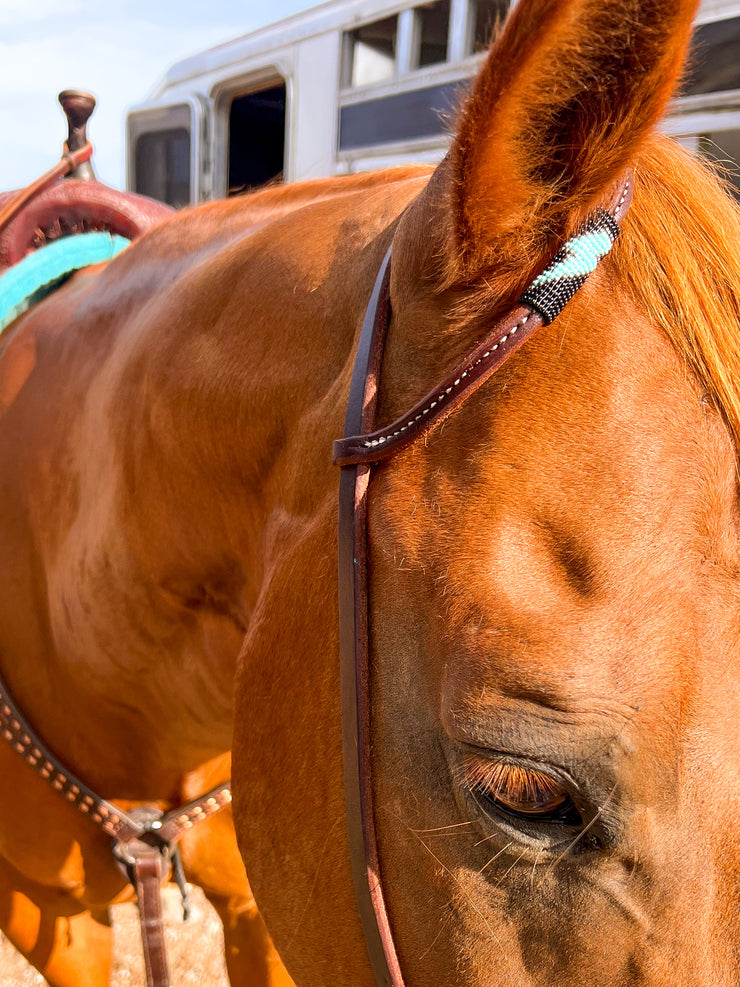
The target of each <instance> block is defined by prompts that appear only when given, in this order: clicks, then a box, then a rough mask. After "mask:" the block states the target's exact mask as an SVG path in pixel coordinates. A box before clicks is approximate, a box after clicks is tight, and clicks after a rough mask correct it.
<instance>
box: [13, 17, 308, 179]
mask: <svg viewBox="0 0 740 987" xmlns="http://www.w3.org/2000/svg"><path fill="white" fill-rule="evenodd" d="M315 2H316V0H0V135H2V138H1V139H0V148H2V153H0V192H1V191H5V190H8V189H12V188H18V187H21V186H24V185H27V184H28V183H29V182H31V181H32V180H33V179H34V178H36V177H37V176H38V175H40V174H41V173H42V172H44V171H46V170H47V169H48V168H50V167H52V165H54V164H55V163H56V162H57V161H58V159H59V156H60V154H61V150H62V142H63V141H64V138H65V137H66V135H67V125H66V120H65V117H64V114H63V113H62V110H61V107H60V106H59V104H58V102H57V93H59V92H60V91H61V90H63V89H86V90H89V91H90V92H92V93H94V94H95V96H96V97H97V100H98V106H97V109H96V110H95V113H94V115H93V117H92V119H91V121H90V124H89V126H88V135H89V137H90V139H91V140H92V142H93V144H94V146H95V156H94V159H93V164H94V166H95V169H96V171H97V175H98V177H99V178H100V179H101V181H104V182H106V183H108V184H109V185H113V186H115V187H116V188H123V184H124V180H125V179H124V146H123V138H124V119H125V114H126V109H127V108H128V107H130V106H132V105H134V104H136V103H140V102H142V101H143V100H144V99H145V98H146V96H147V95H148V93H149V92H150V91H151V90H152V89H153V87H154V86H155V84H156V83H157V82H158V81H159V79H160V78H161V77H162V76H163V75H164V74H165V72H166V71H167V69H168V68H169V67H170V66H171V65H172V63H173V62H176V61H178V60H179V59H180V58H183V57H184V56H186V55H192V54H194V53H195V52H197V51H201V50H202V49H203V48H207V47H210V46H211V45H215V44H218V43H219V42H221V41H227V40H229V39H230V38H234V37H236V36H237V35H239V34H245V33H246V32H248V31H251V30H253V29H254V28H257V27H261V26H262V25H264V24H269V23H271V22H272V21H276V20H279V19H280V18H282V17H287V16H288V15H289V14H293V13H295V12H296V11H298V10H302V9H305V8H306V7H310V6H313V3H315Z"/></svg>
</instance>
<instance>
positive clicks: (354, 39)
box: [343, 16, 398, 86]
mask: <svg viewBox="0 0 740 987" xmlns="http://www.w3.org/2000/svg"><path fill="white" fill-rule="evenodd" d="M397 29H398V17H397V16H396V17H386V18H384V19H383V20H382V21H374V22H373V23H372V24H364V25H363V26H362V27H358V28H357V29H356V30H354V31H348V32H347V33H346V34H345V35H344V61H345V65H344V70H343V74H344V82H345V85H350V86H368V85H370V84H371V83H373V82H382V81H383V80H384V79H390V78H392V77H393V76H394V74H395V71H396V34H397Z"/></svg>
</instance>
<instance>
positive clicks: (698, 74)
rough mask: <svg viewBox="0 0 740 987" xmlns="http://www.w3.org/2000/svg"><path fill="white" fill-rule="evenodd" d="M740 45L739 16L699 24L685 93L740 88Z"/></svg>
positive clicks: (685, 94)
mask: <svg viewBox="0 0 740 987" xmlns="http://www.w3.org/2000/svg"><path fill="white" fill-rule="evenodd" d="M738 46H740V17H730V18H727V19H726V20H723V21H713V22H712V23H711V24H702V25H700V26H699V27H698V28H697V29H696V31H695V32H694V40H693V44H692V50H693V57H692V58H691V60H690V62H689V71H688V73H687V78H686V84H685V85H684V87H683V89H682V95H684V96H695V95H697V94H699V93H715V92H726V91H727V90H728V89H740V60H738V57H737V52H738Z"/></svg>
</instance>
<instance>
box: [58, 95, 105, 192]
mask: <svg viewBox="0 0 740 987" xmlns="http://www.w3.org/2000/svg"><path fill="white" fill-rule="evenodd" d="M58 99H59V102H60V104H61V107H62V109H63V110H64V114H65V116H66V117H67V124H68V126H69V133H68V135H67V150H69V151H79V150H80V148H82V147H84V146H85V144H86V143H87V121H88V120H89V119H90V117H91V116H92V114H93V111H94V109H95V103H96V100H95V97H94V96H93V95H92V93H88V92H85V91H84V90H83V89H65V90H64V91H63V92H61V93H59V97H58ZM66 177H67V178H81V179H83V180H84V181H95V172H94V170H93V166H92V165H91V164H90V162H89V161H83V162H82V163H81V164H78V165H77V166H76V167H75V168H73V169H72V171H70V172H69V174H68V175H67V176H66Z"/></svg>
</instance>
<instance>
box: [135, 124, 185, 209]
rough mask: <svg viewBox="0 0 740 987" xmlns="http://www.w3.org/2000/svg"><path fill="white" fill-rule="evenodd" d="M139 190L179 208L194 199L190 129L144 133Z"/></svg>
mask: <svg viewBox="0 0 740 987" xmlns="http://www.w3.org/2000/svg"><path fill="white" fill-rule="evenodd" d="M136 191H137V192H139V193H140V194H141V195H148V196H150V197H151V198H152V199H159V200H160V201H161V202H167V203H169V205H171V206H174V207H175V208H176V209H179V208H180V207H181V206H186V205H187V204H188V202H189V201H190V132H189V131H188V130H186V129H185V128H184V127H176V128H173V129H171V130H159V131H153V132H151V133H148V134H146V133H145V134H142V135H141V136H140V137H139V139H138V140H137V141H136Z"/></svg>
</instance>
